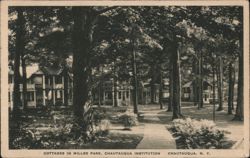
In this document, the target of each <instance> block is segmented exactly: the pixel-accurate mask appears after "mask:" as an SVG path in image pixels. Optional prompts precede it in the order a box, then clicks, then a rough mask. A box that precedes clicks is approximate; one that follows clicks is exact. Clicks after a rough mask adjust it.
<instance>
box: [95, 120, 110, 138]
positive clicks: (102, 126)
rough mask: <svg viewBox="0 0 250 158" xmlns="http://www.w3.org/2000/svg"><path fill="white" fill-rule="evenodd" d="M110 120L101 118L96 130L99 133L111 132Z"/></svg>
mask: <svg viewBox="0 0 250 158" xmlns="http://www.w3.org/2000/svg"><path fill="white" fill-rule="evenodd" d="M110 125H111V124H110V121H109V120H107V119H105V120H101V122H100V123H98V125H97V126H96V127H95V130H96V134H97V135H106V134H108V132H109V129H110Z"/></svg>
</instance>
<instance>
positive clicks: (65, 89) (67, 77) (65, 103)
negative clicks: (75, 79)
mask: <svg viewBox="0 0 250 158" xmlns="http://www.w3.org/2000/svg"><path fill="white" fill-rule="evenodd" d="M63 77H64V85H63V87H64V105H65V106H68V102H69V101H68V100H69V98H68V97H69V92H68V90H69V85H68V83H69V76H68V68H66V66H64V70H63Z"/></svg>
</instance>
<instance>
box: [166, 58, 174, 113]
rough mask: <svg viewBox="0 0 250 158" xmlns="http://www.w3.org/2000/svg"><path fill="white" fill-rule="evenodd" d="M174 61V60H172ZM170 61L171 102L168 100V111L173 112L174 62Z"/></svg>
mask: <svg viewBox="0 0 250 158" xmlns="http://www.w3.org/2000/svg"><path fill="white" fill-rule="evenodd" d="M171 60H172V59H171ZM171 60H170V62H169V63H170V66H169V100H168V110H167V111H172V110H173V109H172V107H173V84H174V82H173V61H171Z"/></svg>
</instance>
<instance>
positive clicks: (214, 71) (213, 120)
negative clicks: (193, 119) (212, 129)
mask: <svg viewBox="0 0 250 158" xmlns="http://www.w3.org/2000/svg"><path fill="white" fill-rule="evenodd" d="M215 69H216V68H215V64H213V121H215V105H216V103H215Z"/></svg>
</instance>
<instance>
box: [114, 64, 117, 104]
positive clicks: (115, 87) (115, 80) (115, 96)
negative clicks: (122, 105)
mask: <svg viewBox="0 0 250 158" xmlns="http://www.w3.org/2000/svg"><path fill="white" fill-rule="evenodd" d="M115 64H116V63H115V62H114V70H113V71H114V72H113V75H114V77H113V81H114V83H113V86H114V103H113V105H114V107H117V106H118V103H117V76H116V75H117V73H116V65H115Z"/></svg>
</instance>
